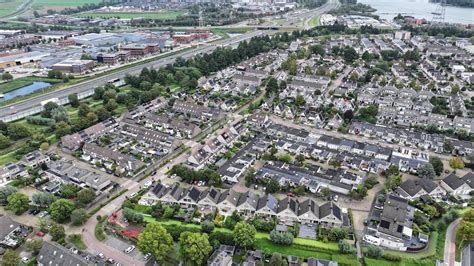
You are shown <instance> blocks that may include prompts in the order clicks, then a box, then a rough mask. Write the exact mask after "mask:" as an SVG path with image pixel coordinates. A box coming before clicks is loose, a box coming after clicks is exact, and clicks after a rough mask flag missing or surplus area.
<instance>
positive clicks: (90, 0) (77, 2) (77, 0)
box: [33, 0, 102, 8]
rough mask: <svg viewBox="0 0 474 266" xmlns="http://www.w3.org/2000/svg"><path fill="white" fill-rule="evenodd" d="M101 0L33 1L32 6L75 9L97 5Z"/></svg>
mask: <svg viewBox="0 0 474 266" xmlns="http://www.w3.org/2000/svg"><path fill="white" fill-rule="evenodd" d="M101 2H102V0H74V1H71V0H69V1H65V0H34V2H33V4H34V5H35V6H42V7H63V8H65V7H76V6H82V5H85V4H98V3H101Z"/></svg>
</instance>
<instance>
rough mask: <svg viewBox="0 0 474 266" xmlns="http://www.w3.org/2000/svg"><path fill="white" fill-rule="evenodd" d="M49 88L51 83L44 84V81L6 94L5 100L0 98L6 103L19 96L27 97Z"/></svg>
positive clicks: (0, 99)
mask: <svg viewBox="0 0 474 266" xmlns="http://www.w3.org/2000/svg"><path fill="white" fill-rule="evenodd" d="M49 86H51V83H48V82H42V81H37V82H33V84H31V85H28V86H25V87H23V88H19V89H16V90H14V91H10V92H6V93H4V94H3V98H0V101H6V100H10V99H13V98H15V97H17V96H23V95H27V94H30V93H33V92H35V91H37V90H41V89H45V88H47V87H49Z"/></svg>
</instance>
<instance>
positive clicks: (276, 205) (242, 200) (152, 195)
mask: <svg viewBox="0 0 474 266" xmlns="http://www.w3.org/2000/svg"><path fill="white" fill-rule="evenodd" d="M158 202H161V203H163V204H169V205H180V206H182V207H186V208H189V207H196V208H201V209H202V208H204V209H209V210H211V211H215V210H218V211H219V213H221V214H223V215H224V216H230V215H231V214H232V213H234V212H237V213H240V214H241V215H244V216H245V217H248V218H252V217H255V216H260V217H265V218H273V217H276V218H277V219H278V220H279V221H281V222H282V223H285V224H293V223H295V222H299V223H304V224H320V225H321V226H324V227H333V226H342V224H343V220H344V219H345V218H344V215H343V213H345V212H346V211H345V210H343V209H341V208H340V207H339V206H337V205H336V204H335V203H334V202H327V203H325V204H322V205H318V204H317V203H316V202H315V201H314V200H312V199H307V200H304V201H301V200H300V199H298V198H293V197H285V198H283V199H281V200H278V199H277V198H275V197H274V196H273V195H271V194H267V195H265V196H262V197H260V196H258V195H256V194H255V193H253V192H251V191H248V192H245V193H238V192H236V191H235V190H233V189H229V190H220V189H217V188H214V187H210V188H205V189H204V190H200V189H198V188H196V187H194V186H192V187H190V188H187V189H186V188H182V187H180V186H179V184H175V185H173V186H171V187H167V186H165V185H163V184H161V183H159V184H157V185H156V186H155V187H153V189H152V190H150V191H149V192H147V193H145V194H144V195H143V196H142V197H141V198H140V200H139V204H141V205H145V206H152V205H155V204H157V203H158Z"/></svg>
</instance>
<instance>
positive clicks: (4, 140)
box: [0, 133, 12, 149]
mask: <svg viewBox="0 0 474 266" xmlns="http://www.w3.org/2000/svg"><path fill="white" fill-rule="evenodd" d="M11 144H12V142H11V140H10V138H9V137H7V136H5V135H3V133H0V149H5V148H7V147H9V146H10V145H11Z"/></svg>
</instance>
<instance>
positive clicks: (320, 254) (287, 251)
mask: <svg viewBox="0 0 474 266" xmlns="http://www.w3.org/2000/svg"><path fill="white" fill-rule="evenodd" d="M145 222H147V223H151V222H159V223H160V224H162V225H179V226H186V227H190V228H201V226H200V225H198V224H185V223H183V222H181V221H177V220H166V221H157V220H156V219H155V218H153V217H151V216H147V215H145ZM214 230H215V231H218V232H224V233H232V231H231V230H229V229H227V228H222V227H216V228H215V229H214ZM255 238H256V242H255V247H256V248H257V249H259V250H266V251H270V252H279V253H281V254H282V255H285V256H286V255H296V256H299V257H303V258H309V257H317V258H321V259H327V260H335V261H338V262H340V263H344V264H347V265H358V262H357V258H356V257H355V255H340V254H338V253H339V248H338V245H337V243H324V242H321V241H315V240H310V239H303V238H295V239H294V241H293V245H291V246H280V245H276V244H274V243H272V242H271V241H270V234H268V233H264V232H257V234H256V235H255Z"/></svg>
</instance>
